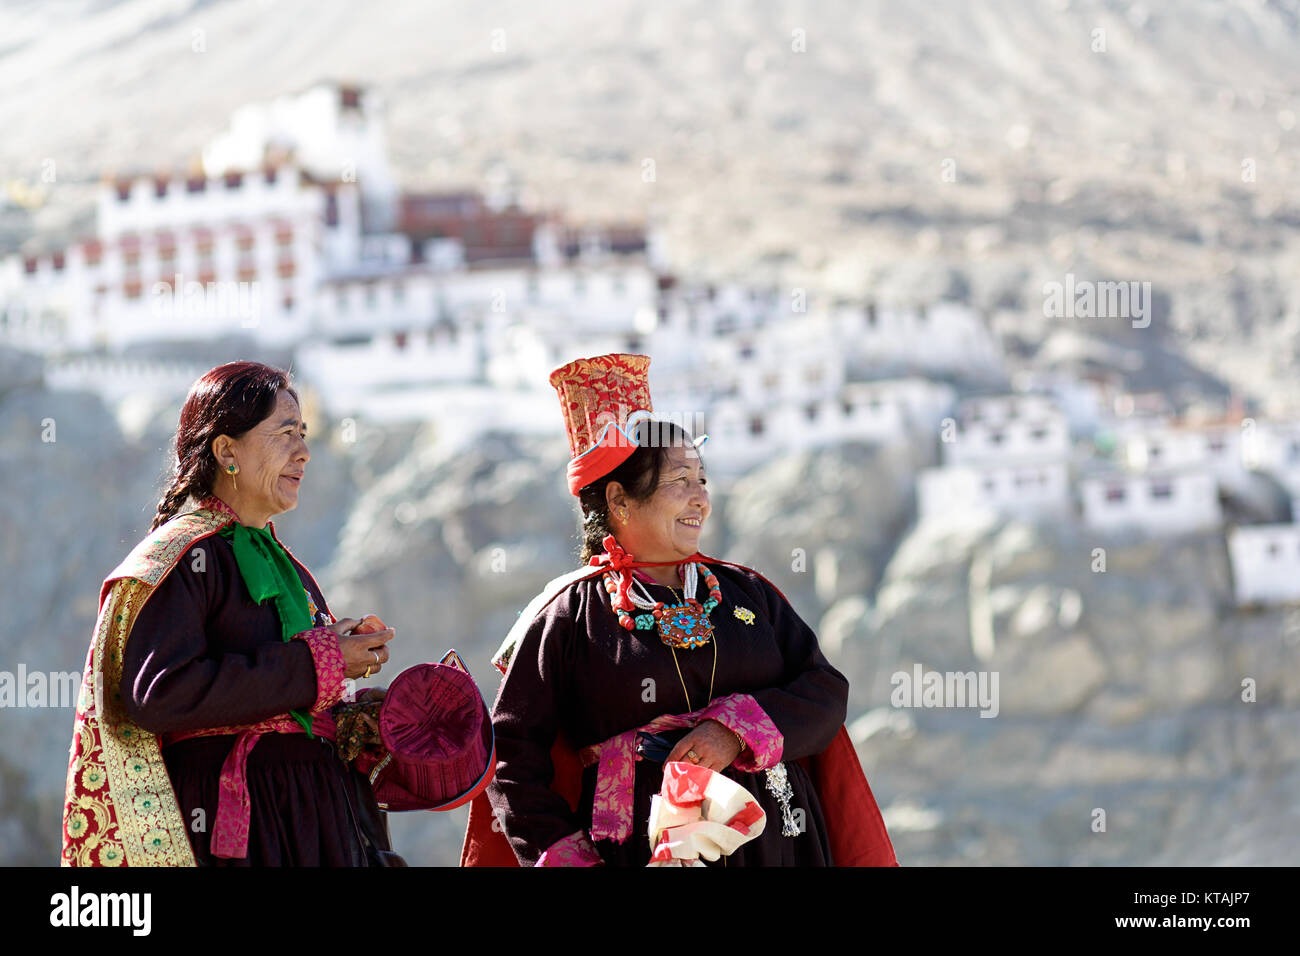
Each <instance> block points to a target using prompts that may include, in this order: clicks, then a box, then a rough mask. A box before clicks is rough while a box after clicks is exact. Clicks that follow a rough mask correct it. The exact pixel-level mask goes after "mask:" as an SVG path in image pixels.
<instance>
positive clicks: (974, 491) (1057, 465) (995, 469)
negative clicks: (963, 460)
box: [916, 461, 1072, 520]
mask: <svg viewBox="0 0 1300 956" xmlns="http://www.w3.org/2000/svg"><path fill="white" fill-rule="evenodd" d="M1071 508H1072V503H1071V498H1070V473H1069V468H1068V467H1067V465H1066V464H1065V463H1064V462H1050V461H1044V462H1037V463H1034V462H1023V463H1020V464H1005V463H1004V464H978V465H975V464H972V465H944V466H943V467H941V468H927V469H925V470H924V471H922V472H921V473H920V474H919V475H918V476H917V485H916V510H917V516H918V517H919V518H921V519H926V518H936V517H939V518H947V517H953V516H956V515H969V514H976V513H980V514H983V513H992V514H994V515H998V516H1000V517H1013V518H1022V519H1028V520H1035V519H1051V520H1062V519H1065V518H1068V517H1069V515H1070V513H1071Z"/></svg>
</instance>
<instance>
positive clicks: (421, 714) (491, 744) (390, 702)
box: [370, 651, 496, 811]
mask: <svg viewBox="0 0 1300 956" xmlns="http://www.w3.org/2000/svg"><path fill="white" fill-rule="evenodd" d="M379 737H380V739H381V740H382V741H383V744H384V749H385V750H387V751H388V755H387V756H386V757H385V758H384V759H383V760H382V761H380V763H379V765H378V766H377V767H375V768H374V770H372V771H371V775H370V779H371V783H372V785H373V787H374V790H375V800H376V802H378V804H379V805H380V807H381V808H382V809H385V810H393V811H398V810H451V809H454V808H455V807H458V806H460V805H461V804H463V803H467V802H468V801H470V800H472V799H474V797H476V796H478V795H479V794H480V793H482V792H483V790H484V788H485V787H487V785H488V783H489V782H490V781H491V779H492V776H493V773H494V771H495V769H496V738H495V735H494V734H493V732H492V717H491V715H490V714H489V713H488V710H487V705H486V704H485V703H484V702H483V696H482V695H481V694H480V693H479V691H478V688H477V687H476V686H475V684H474V679H473V678H472V677H470V675H469V672H468V671H466V670H465V669H464V664H463V663H462V662H461V660H460V657H459V655H458V654H456V652H455V651H452V652H451V653H450V654H448V655H447V656H446V657H444V658H443V663H439V664H417V665H416V666H415V667H411V668H408V669H407V670H404V671H402V673H400V674H398V675H397V676H396V677H395V678H393V681H392V683H391V684H389V685H388V692H387V694H385V696H384V703H383V706H382V707H381V708H380V710H379Z"/></svg>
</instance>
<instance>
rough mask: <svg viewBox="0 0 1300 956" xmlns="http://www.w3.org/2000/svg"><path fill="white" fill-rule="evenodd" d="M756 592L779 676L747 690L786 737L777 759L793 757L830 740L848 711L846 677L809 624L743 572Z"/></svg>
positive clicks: (807, 753)
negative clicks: (780, 666) (777, 652)
mask: <svg viewBox="0 0 1300 956" xmlns="http://www.w3.org/2000/svg"><path fill="white" fill-rule="evenodd" d="M745 577H746V578H747V581H746V583H747V585H748V586H749V587H750V588H751V589H753V590H754V591H755V592H757V593H756V597H761V599H762V601H763V603H764V607H765V609H766V611H767V617H768V620H769V621H770V622H771V624H772V628H773V630H774V631H775V634H776V641H777V644H778V645H779V646H780V648H781V652H782V655H783V657H784V659H785V675H784V680H783V681H782V683H780V684H779V685H777V686H773V687H769V688H763V689H759V690H754V691H751V692H750V694H751V696H753V698H754V700H755V701H757V702H758V705H759V706H760V707H761V708H763V711H764V712H765V713H766V714H767V716H768V717H769V718H770V719H771V721H772V723H774V724H775V725H776V727H777V729H778V730H780V731H781V734H782V735H783V736H784V738H785V743H784V746H783V748H782V752H781V759H782V760H798V759H799V758H801V757H809V756H812V755H813V754H818V753H821V752H822V751H823V750H825V749H826V748H827V747H829V746H830V744H831V741H833V740H834V739H835V735H836V734H837V733H839V729H840V727H842V726H843V725H844V719H845V717H846V715H847V713H848V703H849V682H848V680H847V679H846V678H845V676H844V675H843V674H841V673H840V672H839V671H838V670H836V669H835V668H834V667H833V666H831V663H830V661H828V660H827V659H826V656H825V655H824V654H823V653H822V650H821V646H820V645H819V644H818V642H817V635H816V634H814V633H813V629H812V628H811V627H809V626H808V625H807V624H806V623H804V621H803V619H802V618H800V617H799V615H798V614H797V613H795V610H794V608H793V607H791V606H790V602H789V601H787V600H786V599H785V597H784V596H783V595H782V594H781V593H780V592H779V591H778V590H777V589H776V588H775V587H773V586H772V585H771V584H769V583H768V582H766V581H764V580H763V579H762V578H761V577H759V576H758V575H756V574H753V573H752V572H751V573H747V574H746V575H745Z"/></svg>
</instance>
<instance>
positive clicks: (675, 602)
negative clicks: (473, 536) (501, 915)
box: [462, 355, 897, 866]
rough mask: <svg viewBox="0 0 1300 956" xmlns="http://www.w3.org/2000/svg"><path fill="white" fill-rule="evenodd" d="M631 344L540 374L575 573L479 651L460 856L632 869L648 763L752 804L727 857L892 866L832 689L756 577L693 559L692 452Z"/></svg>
mask: <svg viewBox="0 0 1300 956" xmlns="http://www.w3.org/2000/svg"><path fill="white" fill-rule="evenodd" d="M649 363H650V360H649V358H647V357H646V356H639V355H604V356H599V357H596V358H591V359H580V360H578V361H576V362H573V363H570V364H569V365H566V366H565V367H563V368H561V369H557V370H556V371H555V372H553V373H552V375H551V383H552V384H553V385H554V386H555V387H556V390H557V391H558V392H559V394H560V400H561V404H562V407H563V410H564V414H565V421H566V425H567V428H568V433H569V441H570V447H571V451H572V454H573V460H572V461H571V462H570V464H569V469H568V479H569V482H568V483H569V489H570V491H571V492H572V493H573V494H574V495H576V496H577V497H578V499H579V502H580V505H581V509H582V515H583V544H582V553H581V558H582V561H583V562H584V564H585V565H586V566H585V567H583V568H580V569H579V570H577V571H574V572H572V573H570V574H568V575H565V576H563V577H561V578H557V579H556V580H555V581H552V582H551V583H550V584H549V585H548V586H547V588H546V589H545V590H544V591H543V592H542V593H541V594H539V595H538V596H537V598H535V599H534V601H533V602H532V603H531V604H530V606H529V607H528V608H526V609H525V610H524V612H523V613H522V614H521V615H520V618H519V620H518V622H517V624H516V626H515V627H514V628H513V629H512V631H511V633H510V635H509V636H508V637H507V639H506V642H505V644H503V646H502V649H501V651H500V652H499V653H498V656H497V660H496V663H497V666H498V667H499V668H500V669H501V670H503V671H504V673H505V677H504V680H503V681H502V684H501V687H500V691H499V693H498V696H497V700H496V705H495V707H494V709H493V727H494V730H495V733H496V747H497V757H498V763H497V770H496V777H495V780H494V781H493V783H492V784H491V785H490V786H489V787H488V788H487V791H486V792H485V794H484V795H483V796H481V797H479V798H478V799H477V800H475V802H474V804H473V805H472V807H471V813H470V823H469V829H468V832H467V836H466V842H465V847H464V851H463V853H462V864H463V865H469V866H473V865H513V864H515V863H518V864H519V865H523V866H583V865H614V866H645V865H647V863H649V862H650V860H651V856H652V849H653V848H652V847H651V845H650V840H649V833H650V818H651V802H652V797H654V796H655V795H656V794H658V793H659V792H660V790H661V787H662V786H663V784H664V775H665V773H664V768H665V765H666V764H671V763H674V762H682V765H694V766H696V767H702V768H706V769H708V770H710V771H714V772H716V773H720V774H723V775H725V776H726V777H729V778H731V779H732V780H734V781H735V782H737V783H738V784H739V785H740V786H741V787H743V788H745V790H747V791H748V792H749V794H750V795H752V797H753V799H754V801H755V802H756V803H757V804H758V805H759V808H760V809H761V810H762V811H763V812H764V814H765V815H766V825H765V827H763V829H762V832H761V833H759V834H758V835H757V836H756V837H754V838H752V839H750V840H749V841H748V842H745V843H743V844H742V845H741V846H739V847H738V848H736V849H734V850H733V851H732V852H731V855H730V856H723V857H721V859H720V861H719V863H720V864H722V865H728V866H830V865H839V866H853V865H857V866H870V865H880V866H893V865H897V861H896V860H895V857H894V852H893V847H892V845H891V844H890V841H889V835H888V833H887V832H886V830H885V827H884V823H883V821H882V820H881V817H880V812H879V810H878V809H877V807H876V803H875V800H874V798H873V797H872V795H871V791H870V788H869V787H868V786H867V782H866V778H865V777H864V776H863V773H862V769H861V766H860V765H859V764H858V760H857V756H856V753H855V752H854V749H853V746H852V744H851V742H850V741H849V739H848V736H847V734H846V732H845V730H844V719H845V712H846V707H847V701H848V682H847V680H846V679H845V678H844V676H843V675H842V674H840V672H839V671H837V670H836V669H835V668H834V667H832V666H831V664H830V663H829V662H828V661H827V660H826V658H825V656H824V655H823V654H822V652H821V649H820V648H819V647H818V643H817V638H816V635H814V633H813V632H812V629H811V628H809V627H808V625H807V624H805V623H804V622H803V621H802V620H801V619H800V618H799V616H798V614H796V613H795V611H794V609H793V608H791V606H790V604H789V603H788V602H787V601H786V599H785V597H784V596H783V595H782V594H781V592H780V591H779V590H778V589H777V588H776V587H775V586H774V585H772V584H771V583H770V582H769V581H767V579H766V578H764V577H763V576H762V575H760V574H759V573H758V572H756V571H753V570H751V569H749V568H746V567H743V566H741V565H736V564H732V563H729V562H725V561H721V560H719V559H716V558H710V557H706V556H704V555H701V554H700V553H699V551H698V545H699V539H700V533H701V531H702V529H703V526H704V524H705V523H706V522H707V520H708V518H709V514H710V509H711V505H710V500H709V491H708V477H707V474H706V470H705V465H704V461H703V459H702V458H701V456H700V453H699V448H698V445H699V444H701V443H702V442H703V439H702V438H701V439H698V440H696V439H694V438H692V436H690V435H688V434H687V433H686V432H685V431H683V430H682V429H680V428H678V427H676V426H674V425H670V424H668V423H664V422H657V421H655V420H654V419H653V413H652V408H651V404H650V395H649V389H648V387H647V384H646V373H647V370H648V367H649Z"/></svg>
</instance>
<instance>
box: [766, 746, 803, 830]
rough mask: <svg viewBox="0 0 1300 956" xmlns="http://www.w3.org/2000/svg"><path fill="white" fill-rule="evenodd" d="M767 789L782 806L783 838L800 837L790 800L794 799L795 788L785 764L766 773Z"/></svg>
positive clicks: (780, 764) (778, 765)
mask: <svg viewBox="0 0 1300 956" xmlns="http://www.w3.org/2000/svg"><path fill="white" fill-rule="evenodd" d="M765 773H766V775H767V789H768V792H769V793H771V794H772V796H774V797H776V799H777V802H778V803H780V804H781V836H788V837H793V836H798V835H799V824H797V823H796V822H795V819H794V812H793V811H792V810H791V809H790V800H791V799H792V798H793V797H794V788H793V787H791V786H790V775H789V774H787V773H786V772H785V764H784V763H779V764H777V765H776V766H775V767H769V768H768V769H767V770H766V771H765Z"/></svg>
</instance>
